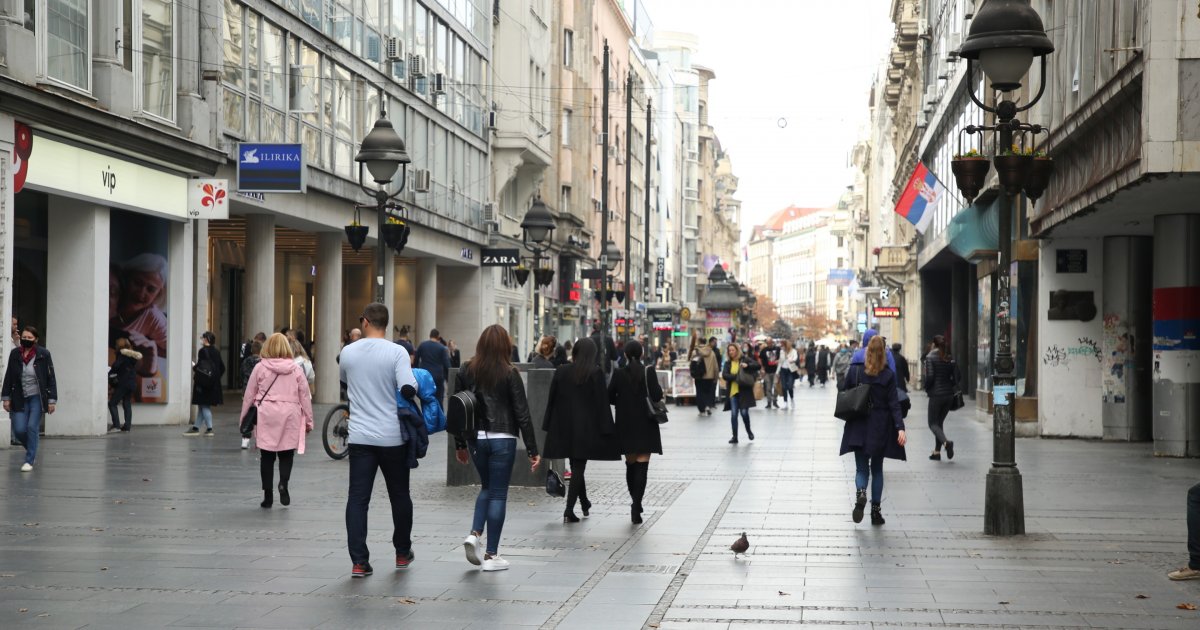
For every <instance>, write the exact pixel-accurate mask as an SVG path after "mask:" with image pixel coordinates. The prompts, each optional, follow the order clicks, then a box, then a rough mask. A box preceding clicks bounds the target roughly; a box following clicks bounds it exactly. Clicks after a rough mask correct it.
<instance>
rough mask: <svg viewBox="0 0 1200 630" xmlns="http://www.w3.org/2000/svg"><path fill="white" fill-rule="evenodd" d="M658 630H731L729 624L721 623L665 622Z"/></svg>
mask: <svg viewBox="0 0 1200 630" xmlns="http://www.w3.org/2000/svg"><path fill="white" fill-rule="evenodd" d="M658 630H729V624H728V623H725V622H720V621H707V622H706V621H664V622H662V623H661V624H659V626H658Z"/></svg>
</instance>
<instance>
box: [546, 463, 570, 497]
mask: <svg viewBox="0 0 1200 630" xmlns="http://www.w3.org/2000/svg"><path fill="white" fill-rule="evenodd" d="M546 494H548V495H550V496H552V497H565V496H567V485H566V484H564V483H563V480H562V477H561V476H559V474H558V472H557V471H555V470H554V466H550V468H548V469H547V470H546Z"/></svg>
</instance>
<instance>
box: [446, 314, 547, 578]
mask: <svg viewBox="0 0 1200 630" xmlns="http://www.w3.org/2000/svg"><path fill="white" fill-rule="evenodd" d="M512 352H513V346H512V338H511V337H509V335H508V331H507V330H505V329H504V327H503V326H501V325H499V324H492V325H491V326H488V327H487V328H485V329H484V330H483V333H482V334H481V335H479V341H478V342H477V343H476V344H475V356H474V357H472V358H471V360H470V361H467V363H466V364H465V365H463V368H462V369H461V370H459V372H458V377H457V378H456V379H455V380H456V382H455V384H456V388H455V389H456V391H468V392H473V393H474V394H475V398H476V400H478V402H479V405H480V407H481V408H482V410H483V417H482V418H480V419H479V420H480V422H479V424H480V428H479V431H478V432H477V433H476V434H475V435H455V436H454V446H455V458H456V459H457V460H458V463H460V464H464V465H465V464H467V462H468V461H472V462H474V464H475V470H476V471H477V472H478V473H479V481H480V488H479V495H478V496H477V497H476V498H475V514H474V517H473V519H472V521H471V533H470V534H468V535H467V538H466V540H464V541H463V549H464V550H465V552H466V555H467V562H470V563H471V564H473V565H476V566H479V567H480V568H481V569H482V570H483V571H503V570H505V569H507V568H508V561H507V560H505V559H504V558H502V557H500V534H501V532H502V530H503V529H504V518H505V514H506V512H507V508H508V484H509V480H510V479H511V478H512V469H513V463H514V462H515V461H516V457H517V434H518V433H520V436H521V438H522V439H523V440H524V441H525V452H526V453H528V455H529V469H530V471H534V470H537V467H538V464H540V463H541V461H542V458H541V456H540V455H538V448H537V438H536V436H535V435H534V433H533V422H532V420H531V419H530V417H529V401H528V400H527V399H526V397H525V384H524V382H522V380H521V374H520V373H519V372H518V371H517V368H516V367H514V366H513V364H512V359H511V357H512ZM485 525H486V527H487V548H486V550H485V551H484V553H483V554H480V553H479V538H480V537H481V536H483V532H484V527H485Z"/></svg>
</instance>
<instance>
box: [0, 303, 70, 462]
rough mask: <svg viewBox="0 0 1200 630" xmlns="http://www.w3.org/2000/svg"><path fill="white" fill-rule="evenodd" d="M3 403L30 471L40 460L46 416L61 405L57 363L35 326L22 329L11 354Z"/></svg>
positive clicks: (1, 393)
mask: <svg viewBox="0 0 1200 630" xmlns="http://www.w3.org/2000/svg"><path fill="white" fill-rule="evenodd" d="M0 400H3V401H4V410H5V411H7V412H8V413H9V417H10V419H11V420H12V426H13V433H14V434H16V437H17V441H18V442H19V443H20V444H21V446H23V447H24V448H25V462H24V463H23V464H21V472H30V471H32V470H33V463H34V462H35V461H37V451H38V437H39V436H38V433H39V431H40V429H41V421H42V416H43V415H44V414H52V413H54V409H55V406H56V405H57V403H58V382H57V381H56V380H55V378H54V360H53V359H52V358H51V357H50V351H49V350H47V349H46V348H45V347H44V346H41V345H38V330H37V328H34V327H33V326H28V325H27V326H25V327H24V328H22V329H21V343H20V344H19V345H18V346H17V347H15V348H13V350H12V352H11V353H9V355H8V367H7V368H6V369H5V370H4V384H3V387H2V388H0Z"/></svg>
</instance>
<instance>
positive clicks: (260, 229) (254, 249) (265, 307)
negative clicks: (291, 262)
mask: <svg viewBox="0 0 1200 630" xmlns="http://www.w3.org/2000/svg"><path fill="white" fill-rule="evenodd" d="M244 291H245V294H244V295H243V296H242V304H243V308H244V314H243V321H244V322H245V336H246V337H253V336H254V335H255V334H257V333H260V332H264V333H267V335H268V336H269V335H270V334H271V333H272V332H273V331H274V330H275V215H272V214H248V215H246V282H245V288H244Z"/></svg>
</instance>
